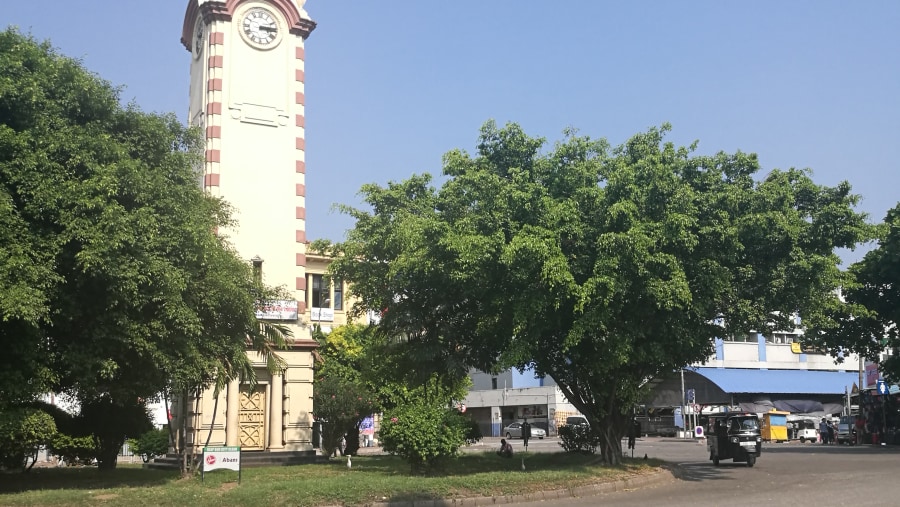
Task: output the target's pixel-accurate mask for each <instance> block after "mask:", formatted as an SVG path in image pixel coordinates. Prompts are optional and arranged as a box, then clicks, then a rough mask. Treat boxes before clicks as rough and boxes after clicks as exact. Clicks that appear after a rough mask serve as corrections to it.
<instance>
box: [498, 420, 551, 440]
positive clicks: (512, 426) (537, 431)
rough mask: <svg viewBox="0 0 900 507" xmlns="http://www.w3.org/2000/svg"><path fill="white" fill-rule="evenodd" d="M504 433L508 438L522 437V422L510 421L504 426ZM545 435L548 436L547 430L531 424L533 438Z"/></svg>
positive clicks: (541, 437)
mask: <svg viewBox="0 0 900 507" xmlns="http://www.w3.org/2000/svg"><path fill="white" fill-rule="evenodd" d="M503 434H504V435H506V438H522V423H521V422H518V421H516V422H514V423H509V425H507V426H506V427H505V428H503ZM545 436H547V432H546V431H544V430H543V429H541V428H538V427H537V426H535V425H533V424H532V425H531V438H540V439H543V438H544V437H545Z"/></svg>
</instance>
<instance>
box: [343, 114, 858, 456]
mask: <svg viewBox="0 0 900 507" xmlns="http://www.w3.org/2000/svg"><path fill="white" fill-rule="evenodd" d="M669 129H670V127H669V126H668V125H664V126H663V127H662V128H653V129H650V130H649V131H647V132H644V133H639V134H637V135H635V136H633V137H632V138H631V139H629V140H628V141H627V142H626V143H625V144H623V145H622V146H619V147H616V148H611V147H610V145H609V144H608V143H607V142H606V141H605V140H602V139H601V140H596V139H591V138H589V137H582V136H578V135H576V133H575V132H574V131H569V132H566V135H565V138H564V139H563V140H562V141H560V142H558V143H556V144H555V145H553V146H552V147H551V148H550V149H549V150H547V152H546V153H543V152H542V151H541V150H542V148H543V147H544V145H545V142H544V140H543V139H540V138H531V137H529V136H527V135H526V134H525V133H524V132H523V131H522V129H521V128H520V127H519V126H518V125H515V124H509V125H507V126H505V127H503V128H499V127H497V125H495V124H494V123H493V122H488V123H487V124H485V125H484V127H483V128H482V130H481V135H480V137H479V142H478V146H477V153H476V155H475V156H470V155H469V154H468V153H465V152H463V151H460V150H455V151H451V152H449V153H447V154H446V155H445V156H444V167H443V174H444V176H445V178H444V180H443V181H444V182H443V184H442V186H441V187H440V188H438V189H436V188H434V187H432V186H431V182H432V180H431V177H430V176H429V175H414V176H412V177H410V178H409V179H407V180H405V181H402V182H390V183H388V184H387V186H385V187H381V186H378V185H366V186H364V187H363V188H362V194H363V196H364V200H365V202H366V204H367V207H366V208H365V209H354V208H351V207H344V208H343V210H344V211H345V212H346V213H348V214H350V215H351V216H352V217H353V218H354V219H355V220H356V225H355V227H354V229H353V230H352V231H350V232H349V233H348V236H347V241H345V242H344V243H342V244H340V245H335V246H334V247H333V250H334V251H335V252H337V253H338V254H339V255H338V256H337V258H336V260H335V262H334V263H333V264H332V266H331V270H332V272H333V274H334V276H336V277H338V278H340V279H342V280H345V281H347V282H350V290H351V292H352V294H351V295H352V296H354V297H356V298H358V300H359V301H360V309H361V310H372V311H377V312H379V313H380V314H381V315H382V320H381V322H380V324H379V325H378V328H379V330H380V332H381V333H383V334H384V335H385V336H392V337H402V343H403V349H404V351H405V352H404V354H403V355H401V356H399V357H400V358H401V360H398V362H397V364H403V365H404V366H407V368H403V369H400V371H403V372H405V373H407V372H408V375H409V377H413V376H415V375H420V374H423V375H424V378H425V379H427V378H428V375H429V374H430V373H431V372H449V374H448V375H447V376H446V378H449V379H457V378H460V376H464V375H465V374H466V373H467V372H468V369H469V368H471V367H475V368H478V369H480V370H483V371H497V370H500V369H504V368H508V367H511V366H512V367H516V368H519V369H525V368H534V370H535V372H536V373H537V374H538V375H546V376H550V377H552V378H553V379H554V380H555V381H556V382H557V384H558V385H559V386H560V389H561V390H562V391H563V393H564V394H565V395H566V398H567V399H568V400H569V401H570V402H571V403H572V404H573V405H574V406H575V407H576V408H577V409H578V411H579V412H581V413H583V414H585V415H586V416H587V417H588V420H589V421H590V423H591V425H592V427H594V429H595V431H596V432H597V435H598V437H599V438H600V439H601V445H600V446H599V449H600V453H601V455H602V457H603V458H604V459H605V460H608V461H610V462H613V463H617V462H618V461H619V460H621V455H622V453H621V437H622V436H623V435H624V434H625V432H626V431H627V427H628V412H629V410H630V407H632V406H633V405H634V404H635V403H636V402H639V401H641V399H642V398H643V396H644V392H643V389H642V387H641V386H646V385H647V383H646V381H647V379H650V378H656V377H661V376H667V375H670V374H671V373H672V372H673V371H677V370H678V369H679V368H681V367H683V366H685V365H688V364H691V363H694V362H697V361H701V360H704V359H706V358H708V357H709V356H710V354H711V353H712V352H713V348H712V344H713V339H714V338H715V337H721V336H724V335H728V334H733V333H744V332H748V331H750V330H754V331H758V332H770V331H773V330H783V329H793V328H794V322H793V316H794V315H796V314H800V315H801V316H802V317H803V319H804V323H806V324H807V325H812V324H814V323H816V322H819V321H824V320H825V319H827V317H828V316H827V312H826V310H827V309H828V308H829V307H830V306H832V305H834V304H836V302H837V296H836V289H837V288H838V287H840V286H842V285H844V284H845V283H846V282H847V281H848V277H847V276H846V274H844V273H842V272H841V271H840V270H839V269H838V264H839V262H840V261H839V258H838V256H837V255H836V253H835V249H836V248H853V247H855V246H856V244H857V243H859V242H861V241H865V240H866V239H868V238H869V237H870V235H871V233H872V231H871V228H870V227H869V226H868V225H867V224H866V223H865V218H866V217H865V215H864V214H861V213H857V212H856V211H854V207H855V206H856V204H857V202H858V200H859V198H858V197H857V196H855V195H853V194H852V193H851V192H850V186H849V185H848V184H846V183H841V184H839V185H838V186H836V187H825V186H820V185H817V184H815V183H814V182H813V181H812V180H811V178H810V177H809V174H810V172H809V171H808V170H796V169H787V170H778V169H774V170H771V171H769V172H768V173H767V174H766V175H765V176H764V177H759V178H758V179H756V178H757V176H756V175H757V173H759V171H760V166H759V162H758V160H757V157H756V155H753V154H746V153H742V152H736V153H732V154H729V153H717V154H715V155H711V156H696V155H693V154H692V150H693V146H692V147H689V148H688V147H676V146H674V145H673V144H672V143H669V142H664V137H665V134H666V132H667V131H668V130H669ZM406 358H410V359H412V361H410V362H409V363H405V362H403V361H402V360H403V359H406ZM418 384H419V385H421V384H424V380H422V379H420V381H419V383H418ZM412 385H416V384H412Z"/></svg>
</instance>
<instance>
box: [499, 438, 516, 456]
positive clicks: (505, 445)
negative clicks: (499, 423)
mask: <svg viewBox="0 0 900 507" xmlns="http://www.w3.org/2000/svg"><path fill="white" fill-rule="evenodd" d="M512 455H513V448H512V444H511V443H509V442H507V441H506V439H505V438H501V439H500V450H499V451H497V456H502V457H504V458H512Z"/></svg>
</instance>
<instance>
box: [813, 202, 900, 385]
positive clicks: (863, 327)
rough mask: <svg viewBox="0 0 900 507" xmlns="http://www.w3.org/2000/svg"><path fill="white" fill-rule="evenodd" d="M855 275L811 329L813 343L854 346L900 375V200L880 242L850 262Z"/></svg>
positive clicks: (889, 374) (834, 348)
mask: <svg viewBox="0 0 900 507" xmlns="http://www.w3.org/2000/svg"><path fill="white" fill-rule="evenodd" d="M849 273H850V275H851V276H852V281H850V282H848V283H847V284H845V285H844V287H843V291H842V294H843V296H844V301H843V302H838V303H835V304H833V305H831V306H830V307H829V308H827V312H828V313H827V317H829V318H830V319H828V318H826V319H822V320H821V321H819V322H817V323H816V324H819V327H818V328H816V329H813V330H812V331H811V332H809V333H807V336H808V337H809V344H810V345H812V346H814V347H817V348H823V349H826V350H828V351H830V352H831V353H832V354H833V355H835V356H838V354H839V352H841V351H842V350H850V351H853V352H856V353H859V354H860V355H862V356H864V357H866V358H868V359H870V360H874V361H877V360H878V359H879V357H880V355H881V354H882V353H883V352H884V351H886V350H889V351H892V352H893V353H892V354H890V355H888V356H887V357H885V358H884V360H883V361H882V362H881V364H880V365H879V370H880V371H881V373H882V374H883V375H884V377H885V378H887V379H889V380H890V381H892V382H898V381H900V305H898V304H897V302H898V301H900V205H897V206H895V207H894V208H892V209H891V210H889V211H888V212H887V215H886V216H885V218H884V222H883V223H881V224H879V226H878V246H877V248H875V249H873V250H871V251H869V252H868V253H866V255H865V256H864V257H863V259H862V260H861V261H859V262H857V263H855V264H853V265H852V266H850V269H849Z"/></svg>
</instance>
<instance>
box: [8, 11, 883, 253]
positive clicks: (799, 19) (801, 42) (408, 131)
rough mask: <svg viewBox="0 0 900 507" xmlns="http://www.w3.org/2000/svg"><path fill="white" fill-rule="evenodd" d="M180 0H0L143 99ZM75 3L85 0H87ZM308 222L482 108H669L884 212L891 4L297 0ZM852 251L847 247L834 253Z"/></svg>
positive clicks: (453, 141)
mask: <svg viewBox="0 0 900 507" xmlns="http://www.w3.org/2000/svg"><path fill="white" fill-rule="evenodd" d="M186 5H187V1H186V0H156V1H152V2H151V1H147V0H144V1H136V0H90V1H77V2H76V1H71V0H66V1H63V0H22V1H7V0H4V1H3V2H2V6H0V27H5V26H6V25H17V26H19V27H20V28H21V29H22V30H23V31H25V32H30V33H32V34H33V35H34V36H35V37H37V38H39V39H50V40H51V41H52V43H53V44H54V45H55V46H56V47H58V48H59V50H60V51H61V52H62V53H64V54H67V55H69V56H74V57H79V58H81V59H82V60H83V61H84V63H85V65H86V66H87V67H88V68H89V69H91V70H92V71H94V72H96V73H97V74H99V75H100V76H102V77H103V78H105V79H107V80H109V81H111V82H112V83H114V84H117V85H122V86H123V87H124V91H123V94H122V97H123V100H125V101H132V100H133V101H134V102H136V103H137V104H138V105H139V106H140V107H141V108H142V109H144V110H147V111H159V112H162V111H173V112H175V113H177V114H178V115H179V116H180V117H182V118H183V117H185V116H186V112H187V103H188V97H187V90H188V68H189V65H190V55H189V53H188V52H187V51H186V50H185V49H184V48H183V47H182V46H181V44H180V43H179V38H180V31H181V26H182V19H183V16H184V12H185V7H186ZM85 6H90V7H89V8H85ZM305 8H306V10H307V11H308V12H309V14H310V16H311V17H312V18H313V19H314V20H315V21H316V22H317V23H318V28H317V29H316V30H315V32H313V34H312V36H311V37H310V38H309V40H308V41H307V46H306V57H307V59H306V102H307V111H306V113H307V114H306V120H307V121H306V125H307V144H306V146H307V188H308V200H307V207H308V213H307V218H308V237H309V238H311V239H315V238H329V239H332V240H340V239H342V238H343V235H344V231H345V230H346V229H348V228H350V227H351V226H352V223H351V221H350V220H349V219H348V218H347V217H345V216H342V215H339V214H337V213H335V212H332V211H331V205H332V204H333V203H346V204H354V205H355V204H358V203H359V199H358V195H357V192H358V190H359V187H360V186H361V185H362V184H364V183H368V182H377V183H386V182H387V181H389V180H401V179H404V178H407V177H408V176H410V175H411V174H413V173H421V172H430V173H432V174H433V175H438V174H439V173H440V168H441V155H442V154H443V153H445V152H446V151H448V150H450V149H453V148H463V149H466V150H468V151H469V152H472V151H474V145H475V141H476V138H477V134H478V129H479V127H480V126H481V124H482V123H483V122H484V121H485V120H487V119H495V120H496V121H497V122H499V123H501V124H502V123H505V122H507V121H514V122H517V123H519V124H521V125H522V126H523V128H524V129H525V130H526V132H528V133H529V134H531V135H537V136H544V137H546V138H548V140H550V141H551V142H552V141H554V140H557V139H559V138H560V137H561V135H560V133H561V131H562V130H563V129H564V128H566V127H568V126H573V127H577V128H578V129H579V130H580V131H581V133H583V134H586V135H590V136H592V137H605V138H607V139H608V140H609V141H610V142H611V143H613V144H619V143H622V142H623V141H625V140H626V139H627V138H628V137H629V136H630V135H632V134H634V133H636V132H639V131H643V130H645V129H647V128H648V127H651V126H656V125H660V124H661V123H663V122H670V123H672V124H673V127H674V131H673V132H672V133H671V134H670V136H669V139H670V140H672V141H674V142H676V143H678V144H688V143H690V142H692V141H693V140H699V141H700V144H699V151H700V152H701V153H713V152H716V151H720V150H725V151H734V150H737V149H740V150H743V151H746V152H754V153H757V154H759V157H760V160H761V162H762V164H763V167H764V169H763V174H764V173H765V172H768V170H770V169H773V168H788V167H798V168H800V167H809V168H811V169H812V170H813V172H814V173H813V174H814V178H815V180H816V181H817V182H818V183H821V184H827V185H834V184H836V183H838V182H839V181H841V180H845V179H846V180H848V181H849V182H850V183H851V184H852V185H853V188H854V190H855V192H856V193H859V194H861V195H862V196H863V201H862V204H861V207H860V208H861V209H862V210H863V211H866V212H868V213H870V214H871V219H872V220H873V221H881V220H882V219H883V217H884V214H885V212H886V211H887V210H888V209H889V208H891V207H893V206H894V205H895V204H897V202H898V201H900V190H898V189H900V168H898V160H900V28H898V27H900V2H898V1H896V0H872V1H863V2H847V1H824V0H821V1H820V0H816V1H783V0H778V1H768V0H766V1H756V2H723V1H713V0H709V1H682V2H670V1H662V0H660V1H634V2H624V1H620V2H602V1H589V0H580V1H576V0H572V1H566V2H547V1H537V0H493V1H484V0H457V1H444V2H435V1H422V0H391V1H376V0H308V1H307V3H306V5H305ZM844 257H845V259H846V260H848V261H853V260H856V259H857V258H858V257H859V253H849V254H846V255H844Z"/></svg>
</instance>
